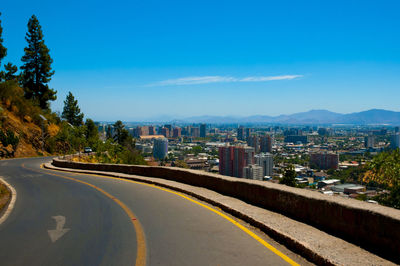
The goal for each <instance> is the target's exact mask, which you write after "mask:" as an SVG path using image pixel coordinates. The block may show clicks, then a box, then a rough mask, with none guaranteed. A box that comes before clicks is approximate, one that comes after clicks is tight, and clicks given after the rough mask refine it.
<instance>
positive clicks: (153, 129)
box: [149, 126, 156, 135]
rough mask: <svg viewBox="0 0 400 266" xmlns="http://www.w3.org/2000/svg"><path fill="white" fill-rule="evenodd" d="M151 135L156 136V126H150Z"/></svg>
mask: <svg viewBox="0 0 400 266" xmlns="http://www.w3.org/2000/svg"><path fill="white" fill-rule="evenodd" d="M149 135H156V128H155V127H154V126H149Z"/></svg>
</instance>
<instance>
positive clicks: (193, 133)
mask: <svg viewBox="0 0 400 266" xmlns="http://www.w3.org/2000/svg"><path fill="white" fill-rule="evenodd" d="M190 133H191V134H190V135H191V136H192V137H194V138H198V137H200V128H198V127H192V130H191V132H190Z"/></svg>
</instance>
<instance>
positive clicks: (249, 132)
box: [245, 128, 253, 140]
mask: <svg viewBox="0 0 400 266" xmlns="http://www.w3.org/2000/svg"><path fill="white" fill-rule="evenodd" d="M245 132H246V140H247V138H248V137H250V136H251V133H252V132H253V129H252V128H246V129H245Z"/></svg>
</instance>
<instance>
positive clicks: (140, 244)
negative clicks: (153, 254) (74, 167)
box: [22, 164, 146, 266]
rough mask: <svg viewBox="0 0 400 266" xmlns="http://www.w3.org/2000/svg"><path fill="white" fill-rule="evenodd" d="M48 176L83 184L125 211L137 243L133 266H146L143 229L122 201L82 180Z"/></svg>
mask: <svg viewBox="0 0 400 266" xmlns="http://www.w3.org/2000/svg"><path fill="white" fill-rule="evenodd" d="M22 167H23V168H25V169H28V170H31V171H34V172H39V173H42V172H40V171H36V170H34V169H32V168H28V167H25V165H24V164H22ZM40 168H42V169H43V167H42V165H41V166H40ZM48 174H51V175H54V176H58V177H61V178H64V179H68V180H72V181H75V182H79V183H82V184H85V185H87V186H90V187H92V188H94V189H96V190H97V191H99V192H101V193H103V194H104V195H106V196H107V197H108V198H110V199H111V200H113V201H114V202H115V203H117V204H118V205H119V206H120V207H121V208H122V209H123V210H124V211H125V213H126V214H127V215H128V217H129V219H130V221H131V223H132V224H133V226H134V228H135V232H136V241H137V251H136V252H137V254H136V262H135V266H145V265H146V240H145V237H144V232H143V229H142V226H141V224H140V222H139V220H138V219H137V218H136V216H135V215H134V214H133V212H132V211H131V209H129V208H128V207H127V206H126V205H125V204H124V203H123V202H122V201H120V200H119V199H117V198H116V197H114V196H113V195H111V194H110V193H108V192H107V191H105V190H103V189H101V188H99V187H97V186H95V185H93V184H90V183H87V182H85V181H82V180H79V179H76V178H72V177H68V176H62V175H57V174H54V173H48Z"/></svg>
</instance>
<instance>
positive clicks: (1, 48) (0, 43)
mask: <svg viewBox="0 0 400 266" xmlns="http://www.w3.org/2000/svg"><path fill="white" fill-rule="evenodd" d="M0 16H1V12H0ZM6 55H7V48H6V47H4V46H3V28H2V27H1V19H0V66H1V60H3V58H4V57H6ZM3 75H4V72H3V71H1V72H0V81H1V80H2V79H3Z"/></svg>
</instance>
